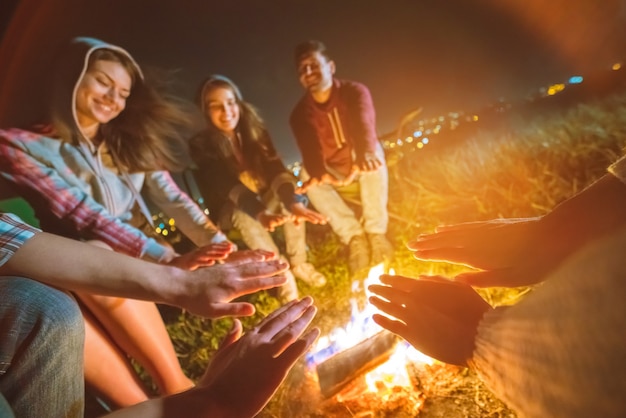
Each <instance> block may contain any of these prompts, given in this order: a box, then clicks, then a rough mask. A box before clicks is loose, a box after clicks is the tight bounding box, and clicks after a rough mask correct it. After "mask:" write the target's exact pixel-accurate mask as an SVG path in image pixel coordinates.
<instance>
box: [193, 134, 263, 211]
mask: <svg viewBox="0 0 626 418" xmlns="http://www.w3.org/2000/svg"><path fill="white" fill-rule="evenodd" d="M190 148H191V152H192V155H191V156H192V159H193V161H194V164H195V165H196V168H195V169H194V177H195V179H196V183H197V184H198V188H199V189H200V193H201V194H202V197H203V198H204V200H205V202H206V204H207V206H208V207H209V210H211V211H215V212H218V213H217V214H215V215H216V216H215V217H214V219H216V218H217V217H219V212H220V211H221V210H222V208H223V207H224V205H226V204H227V203H228V201H231V202H232V203H233V204H234V205H235V206H236V207H238V208H239V209H241V210H243V211H244V212H246V213H247V214H248V215H250V216H252V217H256V215H258V214H259V213H260V212H262V211H263V210H265V205H263V203H262V202H261V200H260V199H259V197H258V196H257V195H256V193H254V192H252V191H251V190H250V189H248V188H247V187H246V186H245V185H244V184H243V183H242V182H241V181H240V180H239V177H238V176H236V175H234V174H233V171H232V170H231V169H230V168H229V166H228V162H227V161H226V160H225V158H223V157H222V156H221V155H222V154H221V153H220V151H219V150H218V149H217V148H216V147H214V146H212V144H211V142H210V138H208V137H206V136H205V134H199V135H197V136H195V137H194V138H192V140H191V141H190Z"/></svg>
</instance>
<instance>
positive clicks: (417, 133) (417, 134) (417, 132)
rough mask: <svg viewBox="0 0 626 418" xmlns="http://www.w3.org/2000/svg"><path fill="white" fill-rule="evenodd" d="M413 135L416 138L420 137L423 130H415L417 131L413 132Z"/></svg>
mask: <svg viewBox="0 0 626 418" xmlns="http://www.w3.org/2000/svg"><path fill="white" fill-rule="evenodd" d="M413 136H414V137H415V138H419V137H420V136H422V131H415V132H413Z"/></svg>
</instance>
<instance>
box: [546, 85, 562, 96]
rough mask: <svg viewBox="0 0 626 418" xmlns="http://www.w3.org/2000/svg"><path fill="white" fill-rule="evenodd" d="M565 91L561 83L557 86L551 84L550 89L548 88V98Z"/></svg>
mask: <svg viewBox="0 0 626 418" xmlns="http://www.w3.org/2000/svg"><path fill="white" fill-rule="evenodd" d="M564 89H565V84H563V83H559V84H553V85H551V86H550V87H548V92H547V93H548V96H554V95H555V94H557V93H558V92H560V91H563V90H564Z"/></svg>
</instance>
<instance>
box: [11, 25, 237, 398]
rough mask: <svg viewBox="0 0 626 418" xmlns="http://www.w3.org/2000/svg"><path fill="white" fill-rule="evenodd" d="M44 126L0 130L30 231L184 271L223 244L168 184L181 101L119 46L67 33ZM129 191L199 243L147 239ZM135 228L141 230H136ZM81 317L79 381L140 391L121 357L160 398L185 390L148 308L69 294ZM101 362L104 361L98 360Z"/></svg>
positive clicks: (117, 392)
mask: <svg viewBox="0 0 626 418" xmlns="http://www.w3.org/2000/svg"><path fill="white" fill-rule="evenodd" d="M57 63H58V64H57V65H58V66H57V68H56V69H55V71H53V72H52V73H53V76H54V78H53V82H52V84H51V86H50V89H51V91H52V95H51V96H52V97H51V101H50V114H51V123H50V124H49V125H43V126H38V127H35V128H31V129H30V130H21V129H9V130H0V178H4V179H5V180H8V181H9V182H10V183H12V184H13V186H14V188H15V190H16V191H17V192H18V193H19V194H20V195H22V196H23V197H24V198H25V199H26V200H28V202H29V203H30V204H31V206H32V207H33V208H34V209H35V213H36V216H37V218H38V219H39V221H40V225H41V228H42V229H44V230H46V231H48V232H54V233H56V234H58V235H63V236H66V237H70V238H76V239H80V240H83V241H89V242H90V243H92V244H94V245H97V246H99V247H104V248H107V249H112V250H115V251H117V252H122V253H125V254H128V255H131V256H134V257H143V258H147V259H150V260H152V261H155V262H160V263H164V264H170V265H174V266H177V267H181V268H185V269H188V270H194V269H196V268H198V267H201V266H206V265H211V264H213V263H214V261H215V259H217V258H225V257H226V256H227V255H228V254H229V253H230V252H231V251H232V250H233V248H234V247H233V245H232V244H231V243H230V242H228V241H227V240H226V238H225V236H224V235H223V234H222V233H221V232H220V231H219V230H218V229H217V228H216V227H215V226H214V225H213V224H212V223H211V221H210V220H209V219H208V218H207V217H206V215H205V214H204V213H203V212H202V210H201V209H200V208H199V207H198V206H197V205H196V204H195V203H194V202H193V201H192V200H191V199H190V198H189V197H188V196H187V195H185V194H184V193H183V192H182V191H181V190H180V189H179V188H178V187H177V186H176V184H175V183H174V182H173V180H172V178H171V176H170V174H169V172H168V171H165V170H168V169H174V168H176V167H179V166H180V165H181V158H179V155H181V154H180V153H181V151H184V148H183V147H182V146H177V145H176V144H182V143H183V141H184V139H183V138H182V134H181V133H180V131H181V128H184V127H185V126H186V124H187V123H188V119H187V116H186V114H185V109H184V108H182V107H180V103H179V101H177V100H173V99H171V98H169V97H167V96H165V95H164V94H162V93H161V92H160V91H158V90H157V89H156V88H155V87H153V86H152V85H151V84H150V83H149V82H147V81H146V80H145V79H144V77H143V75H142V71H141V69H140V68H139V66H138V65H137V63H136V62H135V61H134V59H133V58H132V57H131V56H130V54H129V53H128V52H127V51H125V50H124V49H122V48H120V47H118V46H115V45H111V44H107V43H104V42H102V41H100V40H97V39H94V38H84V37H83V38H75V39H74V40H73V41H72V42H70V43H68V45H66V48H64V50H63V51H62V52H61V54H60V55H59V57H58V59H57ZM141 192H143V193H144V194H145V196H147V197H148V198H149V199H150V200H151V201H152V203H154V204H155V205H156V206H157V207H159V208H160V209H161V210H162V211H163V212H164V213H166V214H167V215H168V216H170V217H171V218H176V221H177V222H176V224H177V227H178V228H179V229H180V230H181V231H182V232H183V233H184V234H186V235H187V237H189V239H190V240H191V241H192V242H194V243H195V244H196V245H197V246H198V247H199V248H198V249H197V250H194V251H192V252H190V253H188V254H185V255H179V254H177V253H176V252H175V251H174V250H173V249H172V248H171V247H170V246H169V245H166V244H162V243H159V242H158V241H157V240H155V239H154V238H152V237H151V236H150V231H151V228H150V227H149V226H147V227H145V228H142V225H144V226H145V225H148V223H149V222H150V221H151V218H152V216H151V214H150V212H149V211H148V209H147V205H146V203H145V202H144V200H143V197H142V195H141ZM144 231H148V232H145V233H144ZM76 295H77V297H78V298H79V299H80V301H81V307H82V310H83V315H84V319H85V324H86V338H85V379H86V381H87V382H88V383H89V384H91V385H92V386H93V387H94V388H95V389H96V391H97V392H99V393H100V394H101V395H102V396H103V397H104V398H105V399H107V400H108V401H110V402H111V403H112V404H113V405H116V406H125V405H129V404H134V403H137V402H140V401H143V400H145V399H147V397H148V396H149V391H147V390H146V389H145V388H144V387H143V384H142V383H141V382H140V380H139V379H138V377H137V375H136V373H135V371H134V369H133V367H132V365H131V364H130V362H129V361H128V357H132V358H134V359H135V360H137V361H138V362H139V363H140V364H141V365H142V366H143V367H144V368H145V370H146V371H147V372H148V374H150V375H151V376H152V377H153V379H154V381H155V383H156V386H157V387H158V389H159V391H160V392H161V393H162V394H172V393H177V392H180V391H182V390H184V389H187V388H189V387H190V386H192V382H191V381H190V380H189V379H188V378H187V377H186V376H185V375H184V373H183V372H182V370H181V368H180V365H179V363H178V359H177V357H176V353H175V352H174V349H173V346H172V344H171V342H170V340H169V336H168V334H167V332H166V330H165V327H164V325H163V322H162V319H161V317H160V314H159V312H158V310H157V309H156V306H155V305H154V303H151V302H143V301H136V300H129V299H122V298H114V297H104V296H95V295H92V294H89V293H85V292H76ZM103 359H104V361H103Z"/></svg>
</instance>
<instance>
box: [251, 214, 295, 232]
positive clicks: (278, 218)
mask: <svg viewBox="0 0 626 418" xmlns="http://www.w3.org/2000/svg"><path fill="white" fill-rule="evenodd" d="M257 219H258V221H259V222H260V223H261V225H263V228H265V229H267V230H268V231H269V232H273V231H274V229H276V228H278V227H279V226H281V225H283V224H285V223H287V222H290V221H293V216H291V215H285V214H282V213H269V212H266V211H263V212H261V213H259V214H258V215H257Z"/></svg>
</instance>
